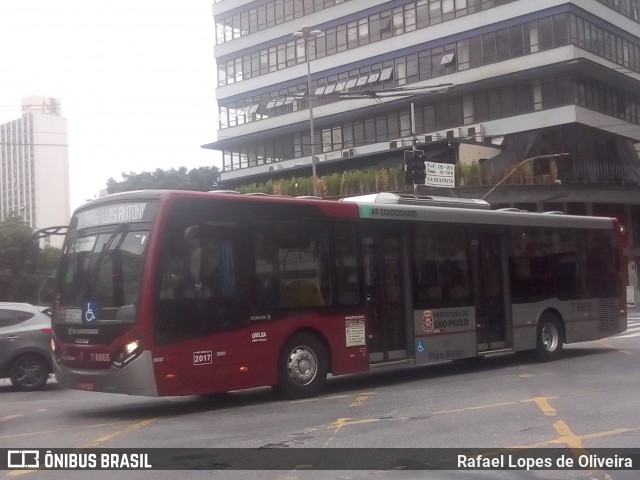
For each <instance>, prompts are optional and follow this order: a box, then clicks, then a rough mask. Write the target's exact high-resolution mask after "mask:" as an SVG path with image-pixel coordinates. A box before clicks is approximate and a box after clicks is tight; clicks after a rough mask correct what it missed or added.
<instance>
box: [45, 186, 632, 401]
mask: <svg viewBox="0 0 640 480" xmlns="http://www.w3.org/2000/svg"><path fill="white" fill-rule="evenodd" d="M488 207H489V206H488V204H486V203H485V202H482V201H473V200H460V199H454V198H447V199H442V198H440V199H439V198H435V197H431V198H426V197H425V198H419V197H415V196H411V195H398V194H393V193H380V194H376V195H367V196H362V197H356V198H350V199H343V200H342V201H336V200H321V199H312V198H289V197H276V196H265V195H241V194H237V193H231V192H209V193H204V192H185V191H143V192H129V193H123V194H117V195H111V196H108V197H105V198H102V199H98V200H95V201H93V202H90V203H88V204H86V205H85V206H83V207H81V208H79V209H78V210H77V211H76V212H75V213H74V215H73V217H72V220H71V223H70V225H69V228H68V231H67V234H66V239H65V244H64V247H63V252H62V256H61V261H60V266H59V271H58V276H57V279H58V293H57V297H56V301H55V308H54V319H53V334H54V336H53V341H52V343H53V350H54V359H55V370H56V377H57V379H58V381H59V382H60V383H61V384H62V385H65V386H69V387H72V388H77V389H82V390H90V391H100V392H115V393H126V394H135V395H152V396H163V395H193V394H211V393H216V392H224V391H229V390H237V389H244V388H250V387H258V386H275V387H277V388H279V389H280V390H281V391H282V392H283V393H284V394H285V395H287V396H288V397H291V398H299V397H305V396H311V395H316V394H318V393H319V392H320V390H321V388H322V386H323V385H324V382H325V380H326V377H327V375H328V374H329V373H331V374H332V375H342V374H349V373H357V372H366V371H369V370H371V369H372V368H373V367H375V366H379V365H390V364H398V363H406V364H409V365H420V364H429V363H436V362H442V361H446V360H455V359H463V358H470V357H477V356H484V355H488V354H493V353H501V352H517V351H522V350H534V351H537V353H538V355H539V356H540V358H541V359H543V360H551V359H554V358H556V357H557V356H558V355H559V354H560V352H561V350H562V347H563V344H564V343H573V342H583V341H588V340H596V339H600V338H603V337H607V336H611V335H614V334H617V333H620V332H622V331H624V330H626V328H627V319H626V299H625V298H624V296H623V295H624V288H623V278H624V275H623V272H624V268H623V263H622V255H621V243H620V228H619V225H618V223H617V221H616V220H615V219H612V218H595V217H578V216H569V215H561V214H544V213H530V212H525V211H520V210H518V211H514V209H511V210H509V211H500V210H491V209H490V208H488Z"/></svg>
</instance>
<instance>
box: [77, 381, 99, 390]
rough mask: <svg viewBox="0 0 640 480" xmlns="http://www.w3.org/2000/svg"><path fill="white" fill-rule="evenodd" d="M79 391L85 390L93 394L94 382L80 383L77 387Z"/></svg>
mask: <svg viewBox="0 0 640 480" xmlns="http://www.w3.org/2000/svg"><path fill="white" fill-rule="evenodd" d="M76 388H77V389H78V390H85V391H87V392H93V391H94V390H95V385H94V384H93V382H78V384H77V385H76Z"/></svg>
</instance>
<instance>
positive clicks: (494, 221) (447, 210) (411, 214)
mask: <svg viewBox="0 0 640 480" xmlns="http://www.w3.org/2000/svg"><path fill="white" fill-rule="evenodd" d="M174 195H175V196H193V197H200V198H206V197H210V198H214V197H217V198H220V199H222V198H224V199H225V200H237V201H248V202H275V203H298V202H300V203H302V202H304V203H306V204H308V205H311V204H315V205H317V206H318V207H319V208H320V209H322V210H324V211H325V214H326V215H327V216H334V215H335V216H343V217H344V216H351V215H340V214H339V213H338V212H340V211H341V210H342V208H341V207H340V205H342V207H344V209H346V210H349V211H352V212H353V210H352V209H353V206H354V204H355V206H357V208H358V210H359V217H360V218H362V219H380V220H387V221H389V220H395V221H431V222H439V223H460V224H486V225H517V226H541V227H556V228H559V227H566V228H596V229H611V228H612V227H613V225H614V224H613V222H614V221H615V219H612V218H607V217H593V216H582V215H580V216H578V215H565V214H564V213H562V212H546V213H545V212H543V213H540V212H529V211H526V210H520V209H516V208H509V209H499V210H491V206H490V205H489V203H487V202H486V201H484V200H479V199H467V198H455V197H439V196H415V195H410V194H398V193H392V192H379V193H373V194H367V195H360V196H353V197H345V198H343V199H340V200H333V199H322V198H319V197H288V196H280V195H255V194H240V193H238V192H235V191H212V192H195V191H187V190H139V191H131V192H122V193H116V194H112V195H108V196H106V197H101V198H99V199H96V200H93V201H91V202H89V203H87V204H85V205H83V206H82V207H79V208H78V209H77V210H76V212H75V213H78V212H81V211H83V210H85V209H89V208H93V207H96V206H99V205H103V204H109V203H118V202H128V201H132V200H139V201H145V200H158V199H160V198H162V197H164V196H174ZM356 215H357V214H356Z"/></svg>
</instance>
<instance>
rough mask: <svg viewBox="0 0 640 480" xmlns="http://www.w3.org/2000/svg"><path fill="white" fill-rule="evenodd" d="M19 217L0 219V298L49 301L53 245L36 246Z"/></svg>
mask: <svg viewBox="0 0 640 480" xmlns="http://www.w3.org/2000/svg"><path fill="white" fill-rule="evenodd" d="M31 233H32V230H31V227H29V225H27V224H26V223H24V221H23V220H22V218H20V217H11V218H9V219H7V220H5V221H4V222H0V301H4V302H27V303H40V302H44V303H51V301H52V297H53V288H54V282H53V281H52V280H53V276H54V274H53V272H54V270H55V268H56V265H57V263H58V259H59V258H60V250H59V249H57V248H54V247H45V248H44V249H42V250H41V249H40V248H39V247H38V245H37V244H35V243H34V242H33V241H32V240H31Z"/></svg>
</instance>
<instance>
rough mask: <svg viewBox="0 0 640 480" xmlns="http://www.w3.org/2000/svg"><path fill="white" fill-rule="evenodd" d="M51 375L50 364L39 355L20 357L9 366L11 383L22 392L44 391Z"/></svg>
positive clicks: (29, 354) (31, 354) (32, 354)
mask: <svg viewBox="0 0 640 480" xmlns="http://www.w3.org/2000/svg"><path fill="white" fill-rule="evenodd" d="M49 373H51V369H50V367H49V362H48V361H47V359H45V358H44V357H43V356H42V355H38V354H37V353H25V354H23V355H20V356H19V357H17V358H16V359H14V360H13V362H11V365H10V366H9V378H10V379H11V383H12V384H13V386H14V387H15V388H17V389H18V390H20V391H22V392H31V391H33V390H42V389H43V388H44V386H45V384H46V383H47V380H48V379H49Z"/></svg>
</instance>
